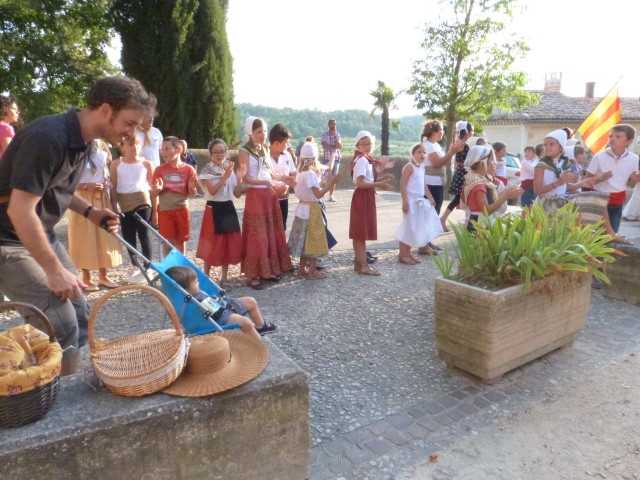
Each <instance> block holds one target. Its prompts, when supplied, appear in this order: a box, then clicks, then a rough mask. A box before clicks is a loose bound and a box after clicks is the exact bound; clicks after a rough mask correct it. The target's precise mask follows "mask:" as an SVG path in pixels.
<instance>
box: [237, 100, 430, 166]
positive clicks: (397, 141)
mask: <svg viewBox="0 0 640 480" xmlns="http://www.w3.org/2000/svg"><path fill="white" fill-rule="evenodd" d="M236 108H237V111H238V121H239V125H238V138H242V136H243V135H244V131H243V129H244V119H245V118H247V117H248V116H250V115H251V116H254V117H260V118H263V119H264V120H265V121H266V122H267V126H268V127H270V126H272V125H273V124H274V123H284V124H285V125H286V126H287V128H288V129H289V130H291V133H292V135H293V138H292V142H291V143H292V145H294V146H295V145H297V144H298V142H300V141H302V140H304V138H305V137H306V136H307V135H312V136H313V137H314V138H315V139H316V141H317V142H318V143H320V137H321V136H322V133H323V132H324V131H325V130H326V129H327V123H328V121H329V119H330V118H335V119H336V121H337V122H338V132H340V134H341V135H342V136H343V137H345V138H353V137H355V136H356V134H357V133H358V131H360V130H369V131H370V132H371V133H372V134H373V135H375V136H376V144H377V147H378V150H379V146H380V145H379V139H380V116H379V115H376V116H374V117H371V116H370V115H369V112H367V111H365V110H335V111H331V112H321V111H319V110H294V109H292V108H273V107H265V106H262V105H253V104H251V103H239V104H236ZM392 115H393V112H392ZM394 120H398V121H399V122H400V125H399V131H395V130H391V132H390V134H389V145H390V149H391V152H390V153H391V154H392V155H393V154H399V155H406V146H407V145H410V144H413V143H415V142H417V141H418V140H419V139H420V133H421V132H422V124H423V122H424V120H425V118H424V117H423V116H422V115H414V116H410V117H400V118H394ZM400 150H401V151H400Z"/></svg>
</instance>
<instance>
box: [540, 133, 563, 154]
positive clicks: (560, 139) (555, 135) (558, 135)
mask: <svg viewBox="0 0 640 480" xmlns="http://www.w3.org/2000/svg"><path fill="white" fill-rule="evenodd" d="M544 138H553V139H555V140H557V141H558V143H559V144H560V146H561V147H562V149H563V150H564V147H565V145H566V144H567V132H565V131H564V130H554V131H553V132H549V133H547V134H546V135H545V136H544Z"/></svg>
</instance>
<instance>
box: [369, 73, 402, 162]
mask: <svg viewBox="0 0 640 480" xmlns="http://www.w3.org/2000/svg"><path fill="white" fill-rule="evenodd" d="M401 93H402V91H400V92H398V93H395V94H394V93H393V89H391V87H387V86H386V85H385V84H384V82H381V81H380V80H378V88H376V89H375V90H372V91H370V92H369V94H370V95H371V96H372V97H373V98H374V99H375V101H374V102H373V110H371V116H372V117H373V116H374V114H375V113H376V111H377V110H380V111H381V112H382V116H381V121H382V128H381V129H380V152H381V154H382V155H389V127H391V128H393V129H394V130H398V126H399V122H398V121H397V120H390V119H389V109H392V108H393V109H395V108H397V107H396V104H395V101H396V98H398V95H400V94H401Z"/></svg>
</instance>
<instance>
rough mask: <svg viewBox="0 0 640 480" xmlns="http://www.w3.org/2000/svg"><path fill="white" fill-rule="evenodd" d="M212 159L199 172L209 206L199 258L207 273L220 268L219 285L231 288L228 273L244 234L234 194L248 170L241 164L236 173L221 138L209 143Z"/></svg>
mask: <svg viewBox="0 0 640 480" xmlns="http://www.w3.org/2000/svg"><path fill="white" fill-rule="evenodd" d="M209 158H210V159H211V162H210V163H208V164H207V165H205V166H204V168H203V169H202V171H201V172H200V175H199V181H200V186H201V187H202V191H203V192H204V199H205V200H206V201H207V206H206V208H205V211H204V216H203V217H202V227H201V229H200V239H199V240H198V249H197V251H196V258H199V259H201V260H202V261H203V262H204V273H205V274H207V275H209V274H210V273H211V267H212V266H215V267H220V268H221V274H220V282H219V285H220V287H222V288H224V289H226V290H228V289H229V280H228V278H227V274H228V272H229V265H233V264H236V263H240V261H241V260H242V235H241V233H240V222H239V221H238V214H237V212H236V208H235V206H234V205H233V197H234V196H235V197H236V198H240V195H241V194H242V190H241V188H240V182H241V181H242V178H243V177H244V175H245V173H246V172H247V167H246V166H245V165H240V167H239V168H238V171H237V172H236V173H234V172H233V166H234V165H233V162H231V161H229V159H228V158H227V145H226V144H225V143H224V142H223V141H222V140H220V139H215V140H213V141H212V142H211V143H209Z"/></svg>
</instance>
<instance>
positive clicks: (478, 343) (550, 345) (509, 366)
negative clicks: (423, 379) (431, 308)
mask: <svg viewBox="0 0 640 480" xmlns="http://www.w3.org/2000/svg"><path fill="white" fill-rule="evenodd" d="M435 288H436V292H435V296H436V307H435V313H436V315H435V330H436V345H437V348H438V356H439V357H440V358H441V359H442V360H444V361H445V362H446V363H447V365H449V366H452V367H457V368H460V369H462V370H465V371H467V372H470V373H472V374H473V375H476V376H478V377H480V378H481V379H482V380H484V381H485V382H488V383H492V382H494V381H495V380H496V379H498V378H500V376H502V375H503V374H504V373H506V372H508V371H510V370H513V369H514V368H516V367H519V366H520V365H524V364H525V363H527V362H529V361H531V360H534V359H536V358H538V357H541V356H542V355H544V354H546V353H548V352H551V351H552V350H555V349H556V348H559V347H561V346H563V345H565V344H567V343H569V342H571V341H572V340H573V339H574V338H575V337H576V336H577V335H578V332H579V331H580V330H581V329H582V327H583V326H584V322H585V319H586V316H587V310H588V309H589V302H590V300H591V275H589V274H585V273H575V272H571V273H565V274H564V275H561V276H558V275H554V276H551V277H549V278H546V279H544V280H538V281H536V282H534V283H533V284H532V285H531V288H530V289H529V290H528V291H525V289H524V287H523V286H521V285H517V286H514V287H509V288H505V289H503V290H499V291H495V292H492V291H489V290H484V289H481V288H478V287H473V286H470V285H466V284H463V283H458V282H455V281H452V280H445V279H443V278H439V279H437V280H436V287H435Z"/></svg>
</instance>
